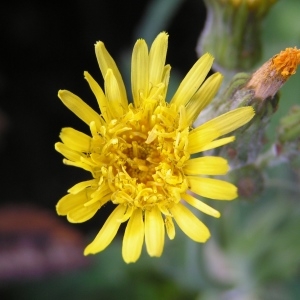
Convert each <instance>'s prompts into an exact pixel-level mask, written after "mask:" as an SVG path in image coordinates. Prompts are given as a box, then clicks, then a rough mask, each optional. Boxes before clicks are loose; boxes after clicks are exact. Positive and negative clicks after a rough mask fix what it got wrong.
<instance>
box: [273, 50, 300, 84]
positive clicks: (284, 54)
mask: <svg viewBox="0 0 300 300" xmlns="http://www.w3.org/2000/svg"><path fill="white" fill-rule="evenodd" d="M272 61H273V64H274V67H275V68H276V70H277V72H278V73H279V74H281V75H282V76H283V77H284V78H288V77H290V76H291V75H293V74H295V73H296V70H297V67H298V65H299V64H300V50H299V49H297V48H296V47H294V48H286V49H285V50H284V51H281V52H280V53H279V54H278V55H276V56H275V57H274V58H273V60H272Z"/></svg>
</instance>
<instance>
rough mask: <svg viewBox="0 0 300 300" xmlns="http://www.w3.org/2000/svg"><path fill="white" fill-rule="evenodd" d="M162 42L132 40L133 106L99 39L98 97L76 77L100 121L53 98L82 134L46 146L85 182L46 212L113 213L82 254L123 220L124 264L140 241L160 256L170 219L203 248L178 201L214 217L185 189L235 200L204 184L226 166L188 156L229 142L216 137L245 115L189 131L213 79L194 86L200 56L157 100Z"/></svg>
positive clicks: (222, 185) (206, 63)
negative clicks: (109, 208)
mask: <svg viewBox="0 0 300 300" xmlns="http://www.w3.org/2000/svg"><path fill="white" fill-rule="evenodd" d="M167 40H168V35H167V34H166V33H164V32H163V33H160V34H159V35H158V36H157V37H156V39H155V41H154V42H153V44H152V46H151V49H150V51H148V47H147V44H146V42H145V41H144V40H138V41H137V42H136V44H135V46H134V49H133V53H132V63H131V89H132V96H133V103H130V104H129V103H128V100H127V96H126V90H125V87H124V83H123V80H122V77H121V74H120V72H119V70H118V68H117V66H116V64H115V62H114V60H113V59H112V57H111V56H110V55H109V53H108V52H107V50H106V49H105V47H104V44H103V43H102V42H98V43H97V44H96V56H97V60H98V63H99V67H100V70H101V72H102V75H103V77H104V92H103V90H102V89H101V87H100V86H99V85H98V83H97V82H96V81H95V80H94V79H93V78H92V77H91V75H90V74H89V73H87V72H85V73H84V75H85V79H86V80H87V81H88V83H89V85H90V88H91V90H92V91H93V93H94V95H95V97H96V99H97V101H98V104H99V108H100V112H101V114H98V113H97V112H95V111H94V110H93V109H92V108H90V107H89V106H88V105H87V104H85V103H84V102H83V101H82V100H81V99H80V98H79V97H77V96H76V95H74V94H72V93H71V92H69V91H65V90H63V91H59V93H58V96H59V98H60V99H61V100H62V102H63V103H64V104H65V105H66V106H67V107H68V108H69V109H70V110H71V111H73V112H74V113H75V114H76V115H77V116H78V117H79V118H80V119H82V120H83V121H84V122H85V123H86V124H87V125H88V126H89V127H90V131H91V136H88V135H86V134H84V133H82V132H79V131H77V130H75V129H72V128H64V129H63V130H62V132H61V134H60V138H61V140H62V143H56V145H55V148H56V150H57V151H58V152H60V153H61V154H63V155H64V156H65V158H66V159H64V163H65V164H67V165H72V166H76V167H80V168H83V169H84V170H87V171H89V172H90V173H91V177H92V179H91V180H88V181H84V182H80V183H78V184H76V185H75V186H73V187H72V188H70V189H69V190H68V192H69V194H67V195H66V196H64V197H63V198H62V199H60V200H59V202H58V204H57V206H56V208H57V212H58V214H59V215H66V216H67V218H68V220H69V221H70V222H74V223H78V222H84V221H86V220H88V219H90V218H91V217H93V216H94V215H95V213H96V212H97V211H98V210H99V209H100V208H101V207H102V206H103V205H104V204H105V203H107V202H108V201H111V202H112V203H113V204H114V205H115V206H116V207H115V209H114V210H113V212H112V213H111V215H110V216H109V218H108V219H107V221H106V222H105V224H104V225H103V227H102V228H101V230H100V232H99V233H98V235H97V236H96V238H95V239H94V240H93V241H92V242H91V243H90V244H89V245H88V246H87V247H86V249H85V251H84V254H85V255H87V254H94V253H97V252H100V251H102V250H104V249H105V248H106V247H107V246H108V245H109V244H110V243H111V241H112V240H113V238H114V237H115V236H116V233H117V231H118V229H119V227H120V225H121V223H123V222H126V221H128V223H127V226H126V230H125V234H124V239H123V246H122V255H123V259H124V260H125V262H126V263H130V262H135V261H136V260H137V259H138V258H139V256H140V254H141V250H142V246H143V241H144V238H145V243H146V248H147V251H148V253H149V255H150V256H160V255H161V254H162V251H163V247H164V240H165V231H166V233H167V235H168V236H169V238H170V239H173V238H174V237H175V226H174V223H173V220H175V222H176V223H177V225H178V226H179V227H180V228H181V229H182V231H183V232H184V233H185V234H187V235H188V236H189V237H190V238H191V239H193V240H194V241H197V242H205V241H206V240H207V239H208V238H209V236H210V233H209V230H208V229H207V227H206V226H205V225H204V224H203V223H202V222H201V221H200V220H199V219H198V218H197V217H196V216H195V215H194V214H193V213H192V212H191V211H190V210H189V209H188V205H187V204H189V205H191V206H193V207H195V208H197V209H199V210H200V211H202V212H204V213H206V214H209V215H211V216H214V217H219V216H220V214H219V212H218V211H216V210H214V209H213V208H211V207H210V206H208V205H207V204H205V203H203V202H201V201H200V200H198V199H197V198H196V196H193V195H192V193H191V192H193V193H195V194H198V195H200V196H203V197H207V198H212V199H220V200H221V199H223V200H231V199H234V198H236V197H237V189H236V187H235V186H234V185H232V184H230V183H227V182H224V181H221V180H217V179H212V178H208V176H209V175H222V174H225V173H226V172H227V171H228V164H227V161H226V160H224V159H222V158H220V157H209V156H206V157H205V156H201V157H199V156H200V155H199V154H198V157H197V158H193V159H191V158H190V156H191V154H196V153H199V152H202V151H204V150H209V149H212V148H215V147H218V146H221V145H224V144H227V143H229V142H231V141H233V140H234V137H232V136H231V137H224V138H220V139H219V137H220V136H222V135H225V134H227V133H229V132H231V131H233V130H235V129H236V128H238V127H240V126H242V125H244V124H245V123H247V122H248V121H249V120H250V119H251V118H252V117H253V115H254V112H253V109H252V107H244V108H239V109H236V110H233V111H230V112H228V113H226V114H224V115H222V116H220V117H218V118H215V119H213V120H211V121H209V122H206V123H204V124H202V125H200V126H199V127H198V128H195V129H192V127H191V125H192V123H193V121H194V120H195V119H196V117H197V116H198V114H199V113H200V111H201V110H202V109H203V108H204V107H205V106H206V105H207V104H208V103H209V102H210V101H211V100H212V98H213V97H214V95H215V94H216V92H217V91H218V88H219V86H220V83H221V80H222V76H221V75H220V74H219V73H216V74H214V75H212V76H210V77H209V78H208V79H207V80H206V81H205V82H204V79H205V77H206V76H207V74H208V72H209V70H210V68H211V66H212V62H213V57H212V56H211V55H210V54H205V55H203V56H202V57H201V58H200V59H199V60H198V61H197V62H196V63H195V65H194V66H193V67H192V69H191V70H190V71H189V73H188V74H187V75H186V77H185V78H184V79H183V81H182V83H181V84H180V86H179V88H178V89H177V91H176V93H175V95H174V96H173V98H172V99H171V101H170V103H167V102H166V93H167V88H168V82H169V76H170V66H169V65H165V59H166V52H167V45H168V44H167V43H168V42H167ZM203 82H204V83H203Z"/></svg>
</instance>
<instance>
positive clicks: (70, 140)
mask: <svg viewBox="0 0 300 300" xmlns="http://www.w3.org/2000/svg"><path fill="white" fill-rule="evenodd" d="M59 137H60V139H61V140H62V141H63V143H64V144H65V145H66V146H67V147H68V148H70V149H73V150H75V151H78V152H89V151H90V146H91V137H89V136H88V135H86V134H84V133H82V132H80V131H78V130H75V129H73V128H70V127H66V128H63V129H62V130H61V132H60V135H59Z"/></svg>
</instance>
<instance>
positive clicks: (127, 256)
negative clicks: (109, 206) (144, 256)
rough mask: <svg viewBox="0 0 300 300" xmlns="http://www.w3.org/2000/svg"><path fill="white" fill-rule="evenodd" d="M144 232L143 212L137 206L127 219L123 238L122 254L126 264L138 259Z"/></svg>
mask: <svg viewBox="0 0 300 300" xmlns="http://www.w3.org/2000/svg"><path fill="white" fill-rule="evenodd" d="M144 232H145V228H144V221H143V213H142V210H141V209H139V208H137V209H136V210H135V211H134V212H133V213H132V216H131V218H130V219H129V221H128V224H127V226H126V229H125V234H124V238H123V245H122V256H123V259H124V261H125V262H126V263H127V264H129V263H131V262H136V261H137V260H138V259H139V257H140V255H141V251H142V246H143V241H144Z"/></svg>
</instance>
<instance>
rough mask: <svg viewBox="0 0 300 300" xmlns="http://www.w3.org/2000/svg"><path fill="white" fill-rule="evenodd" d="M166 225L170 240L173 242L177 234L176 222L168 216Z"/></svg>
mask: <svg viewBox="0 0 300 300" xmlns="http://www.w3.org/2000/svg"><path fill="white" fill-rule="evenodd" d="M165 225H166V231H167V235H168V237H169V239H170V240H173V239H174V238H175V234H176V232H175V226H174V222H173V220H172V218H171V217H170V216H166V219H165Z"/></svg>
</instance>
